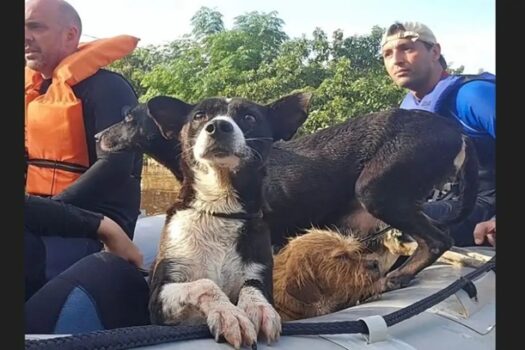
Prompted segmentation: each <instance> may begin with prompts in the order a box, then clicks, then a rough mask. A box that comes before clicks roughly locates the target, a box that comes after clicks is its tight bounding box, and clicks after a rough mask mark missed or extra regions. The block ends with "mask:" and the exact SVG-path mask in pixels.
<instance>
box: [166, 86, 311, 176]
mask: <svg viewBox="0 0 525 350" xmlns="http://www.w3.org/2000/svg"><path fill="white" fill-rule="evenodd" d="M308 100H309V97H308V96H305V95H303V94H298V95H291V96H287V97H284V98H282V99H281V100H279V101H277V102H274V103H271V104H269V105H267V106H262V105H259V104H256V103H254V102H251V101H248V100H246V99H241V98H233V99H227V98H209V99H205V100H203V101H201V102H199V103H198V104H196V105H194V106H192V107H191V111H190V113H189V114H188V116H187V117H186V118H187V121H188V122H187V123H186V124H184V125H183V127H182V129H181V132H180V141H181V145H182V149H183V152H188V151H191V155H185V157H188V158H191V160H192V161H194V162H196V163H198V164H205V165H207V166H212V167H218V168H227V169H229V170H236V169H238V168H239V166H240V164H241V163H242V162H246V161H259V162H263V161H264V159H265V158H266V155H267V154H268V152H269V150H270V147H271V144H272V143H273V141H276V140H280V139H289V138H291V137H292V136H293V134H294V133H295V132H296V131H297V129H298V128H299V127H300V126H301V125H302V124H303V122H304V121H305V120H306V116H307V105H308ZM159 125H161V130H162V131H163V132H164V133H170V132H173V130H172V129H171V128H165V127H164V126H163V125H162V123H159ZM175 132H176V131H175ZM188 160H189V159H188Z"/></svg>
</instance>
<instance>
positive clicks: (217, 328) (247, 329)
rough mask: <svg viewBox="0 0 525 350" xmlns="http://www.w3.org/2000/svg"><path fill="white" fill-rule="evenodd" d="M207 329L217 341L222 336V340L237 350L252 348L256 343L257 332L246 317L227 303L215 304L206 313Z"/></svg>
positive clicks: (242, 312)
mask: <svg viewBox="0 0 525 350" xmlns="http://www.w3.org/2000/svg"><path fill="white" fill-rule="evenodd" d="M207 322H208V327H209V328H210V331H211V333H212V334H213V335H214V337H215V341H218V340H219V337H220V336H221V335H222V336H223V337H224V339H225V340H226V341H227V342H228V343H230V344H231V345H233V346H234V347H235V348H236V349H239V348H240V347H241V345H245V346H252V347H253V344H256V343H257V332H256V331H255V327H254V325H253V323H252V322H251V321H250V319H249V318H248V317H247V315H246V314H245V313H244V311H242V310H241V309H239V308H238V307H236V306H235V305H233V304H231V303H228V302H217V303H216V304H215V305H214V306H213V307H212V308H211V309H210V310H209V312H208V317H207Z"/></svg>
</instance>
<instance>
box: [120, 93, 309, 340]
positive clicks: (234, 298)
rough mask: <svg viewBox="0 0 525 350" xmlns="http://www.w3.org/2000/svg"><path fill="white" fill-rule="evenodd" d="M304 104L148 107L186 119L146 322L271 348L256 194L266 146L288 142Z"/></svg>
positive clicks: (273, 335) (266, 246) (275, 322)
mask: <svg viewBox="0 0 525 350" xmlns="http://www.w3.org/2000/svg"><path fill="white" fill-rule="evenodd" d="M308 102H309V97H308V96H305V95H290V96H288V97H285V98H283V99H280V100H278V101H276V102H274V103H272V104H269V105H266V106H262V105H258V104H255V103H253V102H250V101H247V100H244V99H237V98H236V99H225V98H209V99H205V100H203V101H201V102H200V103H198V104H196V105H188V104H186V103H184V102H182V101H178V100H175V99H170V98H156V99H154V100H152V101H150V102H149V103H148V108H149V111H150V112H151V113H153V114H155V115H158V116H161V115H162V113H163V112H162V111H166V110H169V111H172V112H174V111H176V113H177V115H178V117H179V118H184V119H186V120H188V122H187V123H184V124H180V127H182V129H181V130H180V145H181V150H182V156H181V166H182V168H181V171H182V175H183V179H184V180H183V184H182V189H181V191H180V195H179V198H178V200H177V201H176V202H175V203H174V205H173V207H172V208H171V209H170V210H169V212H168V215H167V217H166V222H165V226H164V229H163V234H162V238H161V242H160V247H159V253H158V255H157V257H156V261H155V263H154V266H153V270H152V275H151V278H150V290H151V298H150V305H149V308H150V316H151V321H152V322H153V323H155V324H196V323H203V322H207V324H208V326H209V328H210V330H211V332H212V333H213V334H214V335H215V337H216V339H218V338H219V336H221V335H222V336H224V338H225V339H226V341H228V342H229V343H230V344H232V345H233V346H235V348H239V347H240V346H241V345H248V346H249V345H253V344H254V343H255V342H256V340H257V335H258V333H259V332H260V333H261V335H263V336H264V337H265V338H266V339H267V341H268V342H272V341H275V340H277V339H278V337H279V334H280V331H281V319H280V317H279V315H278V313H277V312H276V311H275V309H274V308H273V306H272V303H273V297H272V268H273V260H272V248H271V238H270V231H269V228H268V226H267V224H266V223H265V222H264V221H263V219H262V185H263V178H264V176H265V171H266V169H265V166H266V164H265V163H266V158H267V156H268V154H269V152H270V149H271V147H272V143H273V141H274V140H279V139H283V138H284V139H286V138H289V137H290V136H291V135H293V134H294V133H295V131H296V130H297V128H298V127H299V126H301V124H302V123H303V122H304V121H305V119H306V116H307V110H306V109H307V106H308ZM166 117H167V116H166ZM131 118H133V116H132V115H131V116H129V117H128V121H131ZM161 118H162V117H161ZM170 118H171V115H170ZM178 129H180V128H178ZM171 131H173V130H171ZM177 133H179V130H177Z"/></svg>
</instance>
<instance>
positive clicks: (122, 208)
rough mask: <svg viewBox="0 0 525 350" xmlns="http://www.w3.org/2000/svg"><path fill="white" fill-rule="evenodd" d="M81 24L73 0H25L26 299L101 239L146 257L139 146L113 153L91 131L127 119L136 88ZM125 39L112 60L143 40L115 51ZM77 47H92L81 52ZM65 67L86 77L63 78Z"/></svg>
mask: <svg viewBox="0 0 525 350" xmlns="http://www.w3.org/2000/svg"><path fill="white" fill-rule="evenodd" d="M81 32H82V23H81V20H80V17H79V15H78V13H77V11H76V10H75V9H74V8H73V7H72V6H71V5H70V4H69V3H67V2H65V1H62V0H30V1H27V2H26V8H25V60H26V82H25V87H26V89H25V92H26V115H25V121H26V125H25V141H26V144H25V146H26V199H25V209H24V210H25V215H24V236H25V273H26V300H27V299H28V298H29V297H31V295H33V294H34V293H35V292H36V291H37V290H38V289H40V287H42V285H43V284H44V283H46V282H47V281H49V280H50V279H52V278H53V277H55V276H56V275H57V274H59V273H60V272H62V271H64V270H65V269H66V268H68V267H69V266H71V265H72V264H73V263H75V262H76V261H78V260H79V259H81V258H82V257H84V256H87V255H89V254H92V253H94V252H98V251H100V250H101V248H102V247H103V246H104V245H105V246H106V250H108V251H109V252H112V253H114V254H115V255H117V256H119V257H120V258H122V259H123V260H126V261H129V262H131V263H133V264H135V265H141V264H142V256H141V254H140V252H139V251H138V249H137V248H136V247H135V245H134V244H133V242H132V238H133V232H134V228H135V223H136V220H137V217H138V215H139V213H140V211H139V206H140V177H141V169H142V154H141V153H136V152H119V153H112V154H107V153H104V152H103V151H101V150H100V149H99V147H98V146H97V144H96V142H95V138H94V135H95V134H96V133H98V132H100V131H102V130H103V129H105V128H107V127H108V126H110V125H112V124H114V123H116V122H119V121H121V120H122V119H123V112H124V111H126V110H127V109H128V108H130V107H133V106H135V105H136V104H137V96H136V94H135V92H134V90H133V88H132V87H131V85H130V84H129V83H128V82H127V81H126V80H125V79H124V78H123V77H122V76H121V75H119V74H117V73H114V72H110V71H108V70H106V69H103V68H102V67H103V64H101V63H99V61H97V59H98V58H97V57H99V56H100V55H99V54H98V55H97V52H96V50H97V49H96V48H95V49H92V51H93V52H92V53H90V51H89V49H86V48H85V47H84V48H82V49H79V40H80V35H81ZM119 40H122V39H119V38H118V37H116V38H109V39H104V40H102V42H104V43H105V45H106V46H105V50H104V55H105V56H110V62H111V61H114V60H116V59H118V58H120V57H122V56H125V55H126V54H129V53H131V52H132V51H133V49H134V47H135V45H136V42H134V43H133V45H132V46H130V48H129V50H128V49H127V48H126V50H127V51H125V52H124V53H120V54H119V55H120V56H117V55H116V54H115V56H114V57H113V56H111V55H112V53H111V51H112V50H107V47H108V45H109V46H111V45H114V44H119V45H120V44H122V42H121V41H119ZM98 42H101V40H99V41H98ZM120 46H122V45H120ZM120 46H119V47H120ZM89 47H91V48H93V47H94V46H93V44H92V45H91V46H89ZM96 47H98V48H100V46H96ZM80 50H83V51H82V52H83V53H86V52H87V54H84V55H79V51H80ZM108 52H109V53H108ZM66 58H67V60H65V59H66ZM88 63H89V64H88ZM105 64H107V62H105ZM86 67H94V68H92V69H91V68H86ZM90 69H91V70H90ZM64 72H66V73H68V74H69V73H72V74H75V76H76V77H80V76H81V77H80V78H77V79H76V81H74V79H73V80H67V81H64V80H65V79H63V78H62V76H63V75H61V74H63V73H64Z"/></svg>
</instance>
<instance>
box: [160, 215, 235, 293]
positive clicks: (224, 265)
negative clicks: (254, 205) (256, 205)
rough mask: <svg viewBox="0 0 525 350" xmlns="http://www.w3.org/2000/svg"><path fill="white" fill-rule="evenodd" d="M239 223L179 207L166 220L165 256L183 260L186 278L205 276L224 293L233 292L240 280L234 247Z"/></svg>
mask: <svg viewBox="0 0 525 350" xmlns="http://www.w3.org/2000/svg"><path fill="white" fill-rule="evenodd" d="M242 225H243V224H242V222H241V221H240V220H231V219H223V218H217V217H213V216H210V215H205V214H203V213H202V212H199V211H196V210H193V209H187V210H182V211H179V212H177V213H176V214H175V215H174V216H173V217H172V219H171V221H170V223H169V224H168V229H167V234H168V242H169V243H168V248H167V250H166V256H167V257H176V258H182V259H183V260H184V261H185V262H187V263H188V264H189V266H188V267H189V271H190V274H191V276H189V278H190V280H197V279H200V278H209V279H211V280H213V281H214V282H215V283H217V285H219V286H220V287H221V289H222V290H223V291H224V292H225V293H226V294H227V295H229V296H230V295H232V294H233V295H236V294H237V293H238V291H239V290H240V288H241V286H242V283H243V282H244V278H242V276H243V275H244V270H245V266H244V264H243V263H242V261H241V257H240V256H239V254H238V252H237V251H236V245H237V239H238V237H239V232H240V230H241V229H242Z"/></svg>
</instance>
